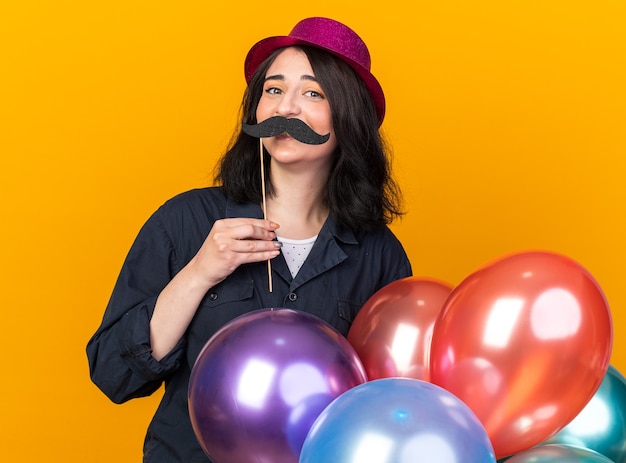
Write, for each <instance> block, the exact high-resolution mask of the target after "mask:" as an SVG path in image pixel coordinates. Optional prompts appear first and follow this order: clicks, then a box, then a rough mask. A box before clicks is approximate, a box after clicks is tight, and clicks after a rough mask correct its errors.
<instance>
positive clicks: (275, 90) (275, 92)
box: [265, 87, 282, 95]
mask: <svg viewBox="0 0 626 463" xmlns="http://www.w3.org/2000/svg"><path fill="white" fill-rule="evenodd" d="M265 93H269V94H270V95H280V94H281V93H282V90H281V89H280V88H278V87H267V88H266V89H265Z"/></svg>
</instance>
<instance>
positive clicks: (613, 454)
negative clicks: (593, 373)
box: [546, 365, 626, 463]
mask: <svg viewBox="0 0 626 463" xmlns="http://www.w3.org/2000/svg"><path fill="white" fill-rule="evenodd" d="M546 443H548V444H572V445H576V446H579V447H584V448H587V449H590V450H595V451H596V452H598V453H601V454H602V455H604V456H605V457H607V458H610V459H611V460H613V461H614V462H616V463H626V379H624V376H622V374H621V373H620V372H619V371H617V369H616V368H615V367H613V366H612V365H609V369H608V371H607V372H606V375H605V376H604V380H603V381H602V384H601V385H600V388H599V389H598V390H597V391H596V393H595V395H594V396H593V397H592V398H591V400H590V401H589V403H588V404H587V405H585V408H583V409H582V411H581V412H580V413H579V414H578V415H577V416H576V417H575V418H574V419H573V420H572V421H571V422H570V423H569V424H568V425H567V426H565V428H563V429H562V430H561V431H559V432H558V433H557V434H556V435H555V436H553V437H551V438H550V439H548V440H547V441H546Z"/></svg>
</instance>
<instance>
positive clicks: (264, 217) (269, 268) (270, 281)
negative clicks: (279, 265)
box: [259, 138, 272, 293]
mask: <svg viewBox="0 0 626 463" xmlns="http://www.w3.org/2000/svg"><path fill="white" fill-rule="evenodd" d="M259 157H260V160H261V196H262V197H263V219H265V220H267V202H266V201H265V162H264V159H263V139H262V138H259ZM267 280H268V284H269V290H270V293H271V292H272V263H271V262H270V260H269V259H268V260H267Z"/></svg>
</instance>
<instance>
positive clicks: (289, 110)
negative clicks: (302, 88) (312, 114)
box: [276, 91, 300, 118]
mask: <svg viewBox="0 0 626 463" xmlns="http://www.w3.org/2000/svg"><path fill="white" fill-rule="evenodd" d="M299 113H300V104H299V102H298V94H297V92H294V91H287V92H285V93H283V94H282V96H281V98H280V101H279V102H278V105H277V106H276V115H277V116H283V117H287V118H289V117H293V116H295V115H297V114H299Z"/></svg>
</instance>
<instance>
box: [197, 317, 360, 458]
mask: <svg viewBox="0 0 626 463" xmlns="http://www.w3.org/2000/svg"><path fill="white" fill-rule="evenodd" d="M365 381H367V376H366V373H365V370H364V368H363V365H362V363H361V361H360V359H359V357H358V355H357V354H356V352H355V351H354V349H353V348H352V346H351V345H350V344H349V343H348V341H347V340H346V339H345V338H344V337H343V336H342V335H341V334H340V333H339V332H338V331H336V330H335V329H334V328H332V327H331V326H330V325H328V324H327V323H326V322H324V321H322V320H320V319H318V318H317V317H315V316H313V315H310V314H307V313H304V312H299V311H295V310H290V309H262V310H257V311H255V312H250V313H248V314H245V315H241V316H240V317H238V318H236V319H234V320H232V321H231V322H229V323H227V324H226V325H224V326H223V327H222V328H221V329H220V330H219V331H218V332H217V333H215V334H214V335H213V336H212V337H211V338H210V339H209V341H208V342H207V343H206V344H205V346H204V347H203V349H202V351H201V352H200V355H199V356H198V358H197V360H196V362H195V364H194V367H193V369H192V371H191V377H190V382H189V413H190V417H191V423H192V426H193V429H194V432H195V434H196V437H197V438H198V441H199V442H200V445H201V446H202V448H203V449H204V451H205V453H206V454H207V455H208V456H209V458H211V459H212V460H214V461H216V462H218V463H249V462H255V463H258V462H264V461H271V462H272V463H297V461H298V456H299V455H300V449H301V447H302V443H303V442H304V439H305V437H306V435H307V433H308V431H309V428H310V426H311V425H312V423H313V422H314V421H315V419H316V418H317V416H318V415H319V413H321V411H322V410H323V409H324V408H325V407H326V406H327V405H328V404H329V403H330V402H332V401H333V400H334V399H335V398H337V397H338V396H339V395H341V394H342V393H344V392H345V391H347V390H349V389H351V388H353V387H354V386H357V385H359V384H362V383H364V382H365Z"/></svg>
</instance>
